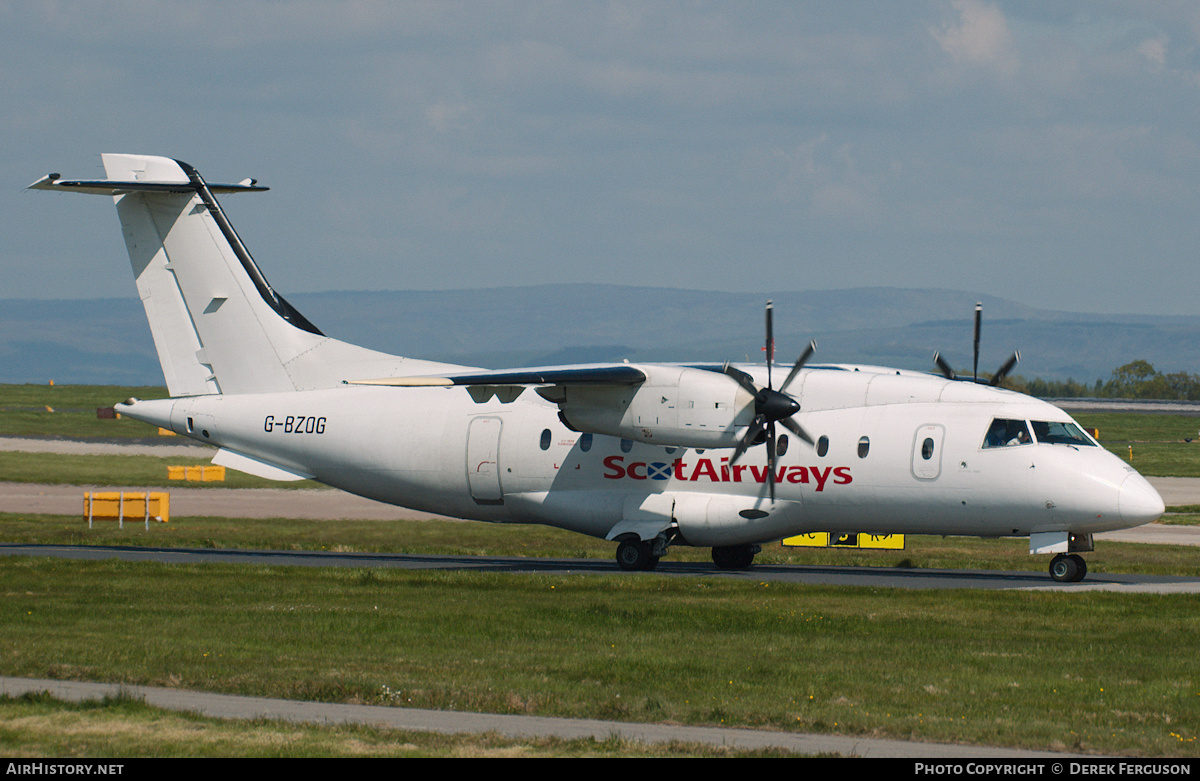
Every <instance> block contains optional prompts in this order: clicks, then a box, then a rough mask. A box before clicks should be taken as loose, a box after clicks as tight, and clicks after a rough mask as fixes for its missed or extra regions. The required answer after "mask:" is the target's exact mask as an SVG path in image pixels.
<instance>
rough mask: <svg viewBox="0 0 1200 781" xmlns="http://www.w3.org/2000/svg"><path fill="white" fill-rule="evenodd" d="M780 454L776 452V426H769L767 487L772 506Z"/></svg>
mask: <svg viewBox="0 0 1200 781" xmlns="http://www.w3.org/2000/svg"><path fill="white" fill-rule="evenodd" d="M778 460H779V454H778V453H776V452H775V424H774V423H773V422H772V423H768V424H767V486H768V487H769V488H770V491H771V504H775V464H776V462H777V461H778Z"/></svg>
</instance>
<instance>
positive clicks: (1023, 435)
mask: <svg viewBox="0 0 1200 781" xmlns="http://www.w3.org/2000/svg"><path fill="white" fill-rule="evenodd" d="M1031 442H1033V439H1032V438H1031V437H1030V436H1029V426H1028V424H1026V423H1025V421H1023V420H1009V419H1007V418H996V419H995V420H993V421H992V425H991V426H989V427H988V432H987V436H986V437H984V440H983V446H984V447H985V448H989V447H1014V446H1017V445H1028V444H1030V443H1031Z"/></svg>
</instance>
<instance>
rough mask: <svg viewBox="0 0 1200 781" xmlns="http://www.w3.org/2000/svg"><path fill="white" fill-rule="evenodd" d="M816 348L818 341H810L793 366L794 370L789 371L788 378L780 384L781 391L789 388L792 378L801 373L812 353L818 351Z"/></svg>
mask: <svg viewBox="0 0 1200 781" xmlns="http://www.w3.org/2000/svg"><path fill="white" fill-rule="evenodd" d="M816 350H817V343H816V342H815V341H813V342H809V343H808V347H805V348H804V352H802V353H800V357H799V358H797V359H796V365H795V366H793V367H792V370H791V371H790V372H789V373H788V376H787V379H786V380H784V381H783V384H782V385H780V386H779V390H780V392H781V393H782V392H783V391H784V390H786V389H787V386H789V385H791V384H792V380H794V379H796V375H797V374H799V373H800V369H801V368H802V367H803V366H804V364H806V363H807V362H808V359H809V358H811V357H812V354H813V353H814V352H816Z"/></svg>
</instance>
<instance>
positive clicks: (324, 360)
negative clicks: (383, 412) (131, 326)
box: [30, 154, 427, 396]
mask: <svg viewBox="0 0 1200 781" xmlns="http://www.w3.org/2000/svg"><path fill="white" fill-rule="evenodd" d="M102 159H103V161H104V169H105V173H106V174H107V176H108V178H107V179H104V180H95V181H84V180H64V179H62V178H61V177H60V176H59V175H57V174H51V175H49V176H47V177H43V178H42V179H41V180H39V181H37V182H35V183H34V184H32V185H30V187H31V189H39V190H60V191H63V190H65V191H69V192H83V193H93V194H105V195H112V196H113V199H114V201H115V202H116V206H117V214H118V216H119V218H120V221H121V228H122V232H123V233H124V236H125V244H126V247H127V249H128V250H129V259H130V262H131V264H132V266H133V274H134V277H135V279H136V281H137V289H138V295H139V296H140V298H141V300H142V304H143V306H144V307H145V310H146V317H147V319H148V320H149V322H150V330H151V332H152V334H153V336H154V344H155V348H156V350H157V351H158V357H159V362H160V363H161V364H162V369H163V374H164V377H165V378H166V381H167V388H168V390H169V391H170V393H171V395H172V396H192V395H201V394H211V393H256V392H272V391H288V390H308V389H313V388H319V387H331V386H333V385H335V384H337V383H340V382H341V381H342V380H343V379H347V377H348V376H349V377H351V378H353V376H354V375H355V374H357V373H361V372H367V373H368V376H369V374H370V373H374V372H378V371H381V370H387V371H398V372H399V373H407V371H406V370H408V371H423V370H425V369H426V368H427V367H426V366H401V364H402V363H406V362H405V361H404V359H402V358H398V357H396V356H389V355H385V354H383V353H377V352H374V351H371V350H366V349H364V348H361V347H356V346H354V345H350V344H346V343H344V342H339V341H337V340H334V339H330V338H329V337H327V336H325V335H324V334H322V333H321V331H320V330H319V329H318V328H317V327H316V326H314V325H313V324H312V323H311V322H309V321H308V320H307V319H306V318H305V317H304V316H303V315H301V314H300V313H299V312H298V311H297V310H296V309H295V307H293V306H292V305H291V304H289V303H288V302H287V301H286V300H285V299H284V298H283V297H282V296H281V295H279V294H278V293H277V292H276V291H275V290H274V289H273V288H272V287H271V285H270V284H269V283H268V282H267V280H266V278H265V277H264V276H263V274H262V272H261V271H260V270H259V268H258V266H257V264H255V262H254V260H253V258H251V257H250V253H249V252H248V251H247V250H246V247H245V245H244V244H243V243H242V241H241V239H240V238H239V237H238V235H237V233H236V232H235V231H234V229H233V227H232V226H231V225H230V224H229V220H228V219H226V217H225V213H224V211H222V209H221V207H220V205H219V204H218V203H217V200H216V198H215V196H214V194H215V193H234V192H255V191H261V190H266V189H267V188H265V187H260V186H258V185H257V183H256V182H254V181H252V180H246V181H244V182H241V183H239V184H208V183H207V182H205V181H204V179H203V178H202V177H201V176H200V174H199V173H198V172H197V171H196V169H194V168H192V167H191V166H190V165H188V164H187V163H183V162H180V161H177V160H172V159H169V158H165V157H149V156H142V155H120V154H105V155H102ZM412 363H416V364H423V363H424V362H419V361H418V362H412ZM368 367H369V368H368ZM385 367H386V368H385Z"/></svg>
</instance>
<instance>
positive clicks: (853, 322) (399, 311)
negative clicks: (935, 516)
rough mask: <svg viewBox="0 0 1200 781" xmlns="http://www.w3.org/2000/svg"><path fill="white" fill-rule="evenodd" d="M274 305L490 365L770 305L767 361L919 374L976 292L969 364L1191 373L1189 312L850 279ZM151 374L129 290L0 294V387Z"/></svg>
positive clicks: (694, 342)
mask: <svg viewBox="0 0 1200 781" xmlns="http://www.w3.org/2000/svg"><path fill="white" fill-rule="evenodd" d="M287 297H288V299H289V300H290V301H291V302H292V303H293V304H294V305H295V306H296V308H297V309H299V310H300V311H301V312H303V313H304V314H305V316H306V317H308V319H309V320H311V321H312V322H314V323H316V324H317V326H318V327H320V328H321V330H322V331H324V332H325V333H326V334H328V335H329V336H333V337H336V338H339V339H342V340H345V341H348V342H353V343H355V344H361V345H363V346H366V347H371V348H374V349H377V350H383V351H385V352H390V353H396V354H399V355H406V356H411V357H418V358H429V359H434V360H441V361H448V362H452V363H461V364H465V365H471V366H483V367H488V368H499V367H504V366H538V365H546V364H557V363H583V362H592V361H614V360H621V359H623V358H628V359H629V360H632V361H700V360H703V361H724V360H733V361H746V360H750V361H761V360H762V343H763V304H764V303H765V301H766V299H767V298H768V297H770V298H772V299H773V300H774V302H775V341H776V346H777V359H778V360H779V361H780V362H782V363H790V362H791V360H792V358H793V357H794V356H795V355H797V354H798V353H799V352H800V350H801V349H803V347H804V345H805V344H807V343H808V341H809V340H810V339H816V340H817V342H818V351H817V356H816V357H815V358H814V359H813V360H814V362H818V361H819V362H829V363H869V364H879V365H884V366H894V367H897V368H904V369H919V370H928V371H932V370H933V361H932V356H933V353H934V351H935V350H940V351H941V352H942V354H943V355H944V356H945V357H946V358H947V359H948V360H949V361H950V363H951V364H952V365H953V366H954V367H955V369H957V370H958V371H959V373H970V371H971V349H972V344H971V342H972V328H973V317H974V306H975V302H976V301H981V302H982V303H983V313H984V319H983V338H982V347H981V358H980V371H981V372H991V371H993V370H995V369H996V368H997V367H998V366H999V365H1000V363H1002V362H1003V361H1004V359H1005V358H1006V357H1007V356H1008V355H1009V354H1010V353H1011V352H1012V351H1013V350H1014V349H1020V351H1021V363H1020V365H1018V366H1017V368H1016V369H1015V370H1014V374H1018V375H1023V376H1026V377H1042V378H1046V379H1056V380H1064V379H1074V380H1077V381H1081V382H1087V383H1090V382H1093V381H1095V380H1096V379H1108V377H1109V375H1110V374H1111V372H1112V370H1113V369H1114V368H1116V367H1117V366H1121V365H1124V364H1126V363H1129V362H1130V361H1132V360H1135V359H1142V360H1146V361H1149V362H1150V363H1152V364H1153V365H1154V366H1155V368H1156V369H1158V370H1159V371H1162V372H1176V371H1187V372H1200V317H1160V316H1153V315H1138V316H1132V315H1130V316H1113V315H1099V314H1080V313H1069V312H1055V311H1049V310H1041V309H1034V308H1032V307H1027V306H1024V305H1022V304H1018V303H1015V302H1012V301H1008V300H1005V299H1000V298H995V297H992V296H983V295H979V294H976V293H970V292H964V291H950V290H914V289H896V288H855V289H850V290H826V291H805V292H782V293H772V294H769V295H768V294H752V293H721V292H714V291H697V290H675V289H659V288H642V287H629V286H621V285H594V284H580V285H543V286H532V287H510V288H494V289H487V290H441V291H387V292H334V293H306V294H291V295H288V296H287ZM50 379H54V380H55V381H56V382H62V383H115V384H146V383H161V382H162V374H161V372H160V370H159V368H158V361H157V358H156V357H155V353H154V345H153V343H152V342H151V339H150V331H149V328H148V327H147V325H146V321H145V315H144V314H143V312H142V307H141V304H140V302H139V301H138V300H137V299H135V298H128V299H125V298H120V299H101V300H29V299H9V300H0V382H5V383H23V382H32V383H41V382H46V381H48V380H50Z"/></svg>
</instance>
